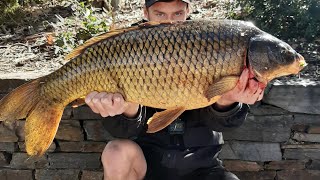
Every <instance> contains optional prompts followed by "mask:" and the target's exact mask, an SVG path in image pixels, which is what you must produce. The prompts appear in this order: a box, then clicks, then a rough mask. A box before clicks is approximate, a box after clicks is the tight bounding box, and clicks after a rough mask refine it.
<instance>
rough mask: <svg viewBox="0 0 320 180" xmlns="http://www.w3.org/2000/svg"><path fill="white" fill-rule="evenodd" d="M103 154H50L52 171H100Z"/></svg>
mask: <svg viewBox="0 0 320 180" xmlns="http://www.w3.org/2000/svg"><path fill="white" fill-rule="evenodd" d="M100 156H101V153H50V154H48V160H49V163H50V167H49V168H51V169H99V168H100V167H101V162H100Z"/></svg>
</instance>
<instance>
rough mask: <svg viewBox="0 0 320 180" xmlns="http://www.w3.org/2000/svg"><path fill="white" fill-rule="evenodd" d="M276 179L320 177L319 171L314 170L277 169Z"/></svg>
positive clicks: (312, 179) (313, 178)
mask: <svg viewBox="0 0 320 180" xmlns="http://www.w3.org/2000/svg"><path fill="white" fill-rule="evenodd" d="M277 179H278V180H293V179H297V180H298V179H301V180H317V179H320V171H314V170H298V171H289V170H288V171H278V172H277Z"/></svg>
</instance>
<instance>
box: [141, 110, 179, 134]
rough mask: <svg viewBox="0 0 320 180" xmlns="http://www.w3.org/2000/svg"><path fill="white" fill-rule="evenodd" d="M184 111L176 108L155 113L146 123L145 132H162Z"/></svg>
mask: <svg viewBox="0 0 320 180" xmlns="http://www.w3.org/2000/svg"><path fill="white" fill-rule="evenodd" d="M184 111H185V108H184V107H178V108H175V109H167V110H164V111H161V112H157V113H155V114H154V115H153V116H152V117H151V118H150V119H149V120H148V122H147V124H148V130H147V132H148V133H154V132H157V131H160V130H162V129H163V128H165V127H167V126H168V125H169V124H171V123H172V122H173V121H174V120H175V119H177V118H178V117H179V116H180V115H181V114H182V113H183V112H184Z"/></svg>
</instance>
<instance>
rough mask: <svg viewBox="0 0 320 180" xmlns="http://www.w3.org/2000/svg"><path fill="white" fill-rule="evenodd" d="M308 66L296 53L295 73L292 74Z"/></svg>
mask: <svg viewBox="0 0 320 180" xmlns="http://www.w3.org/2000/svg"><path fill="white" fill-rule="evenodd" d="M307 65H308V64H307V63H306V61H305V60H304V57H303V56H302V55H301V54H299V53H298V55H297V57H296V59H295V63H294V66H295V69H294V70H295V71H294V72H293V73H294V74H298V73H299V72H300V71H301V70H302V69H303V68H304V67H306V66H307Z"/></svg>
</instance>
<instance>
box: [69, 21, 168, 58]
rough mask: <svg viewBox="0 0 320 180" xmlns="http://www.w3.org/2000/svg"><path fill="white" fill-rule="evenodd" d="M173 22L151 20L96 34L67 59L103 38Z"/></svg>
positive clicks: (77, 54)
mask: <svg viewBox="0 0 320 180" xmlns="http://www.w3.org/2000/svg"><path fill="white" fill-rule="evenodd" d="M171 23H172V22H169V21H163V22H154V21H150V22H146V23H142V24H139V25H138V26H133V27H128V28H122V29H116V30H112V31H109V32H106V33H104V34H101V35H99V36H96V37H93V38H91V39H89V40H88V41H86V42H85V43H84V44H82V45H81V46H78V47H77V48H75V49H74V50H73V51H72V52H70V53H69V54H68V55H66V57H65V60H66V61H68V60H70V59H72V58H75V57H77V56H79V55H80V54H81V53H82V52H83V51H84V50H85V49H86V48H87V47H89V46H91V45H93V44H95V43H97V42H100V41H102V40H105V39H107V38H110V37H113V36H117V35H120V34H122V33H125V32H128V31H133V30H137V29H144V28H148V27H152V26H157V25H160V24H171Z"/></svg>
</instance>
